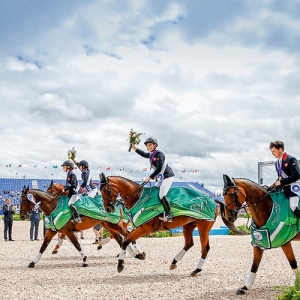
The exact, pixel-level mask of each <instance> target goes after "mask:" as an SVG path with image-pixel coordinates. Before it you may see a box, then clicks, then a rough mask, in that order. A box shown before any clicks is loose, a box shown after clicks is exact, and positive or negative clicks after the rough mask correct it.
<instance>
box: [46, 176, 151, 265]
mask: <svg viewBox="0 0 300 300" xmlns="http://www.w3.org/2000/svg"><path fill="white" fill-rule="evenodd" d="M64 188H65V186H64V185H63V184H60V183H54V182H53V180H52V181H51V183H50V185H49V187H48V189H47V192H48V193H51V194H53V195H58V196H66V195H68V193H69V192H68V191H66V192H62V190H63V189H64ZM120 216H121V219H123V222H121V220H120V222H119V223H118V224H116V226H115V229H116V231H117V232H119V233H120V234H121V235H124V231H123V229H121V228H119V226H122V227H124V229H125V230H126V233H127V234H128V231H127V227H128V225H129V223H130V221H129V218H128V220H127V222H125V220H124V218H123V210H122V209H120ZM99 223H101V225H102V226H103V227H104V228H105V229H106V230H107V231H108V232H109V233H110V231H111V226H109V225H110V224H111V223H110V222H109V221H99ZM107 223H110V224H107ZM127 234H126V235H127ZM64 238H65V234H64V233H58V241H57V244H56V245H55V248H54V249H53V251H52V254H57V253H58V249H59V248H60V247H61V245H62V243H63V241H64ZM111 239H112V237H111V236H108V237H106V238H105V239H103V240H102V241H101V242H100V243H99V245H98V246H97V249H98V250H100V249H102V246H104V245H105V244H107V243H108V242H109V241H110V240H111ZM132 247H133V250H134V252H135V254H134V257H135V256H136V255H138V256H137V258H139V259H145V258H146V253H145V252H144V251H141V250H140V248H139V247H138V245H137V243H136V241H133V242H132ZM129 251H130V249H129ZM130 253H131V254H132V251H131V252H130ZM132 256H133V254H132Z"/></svg>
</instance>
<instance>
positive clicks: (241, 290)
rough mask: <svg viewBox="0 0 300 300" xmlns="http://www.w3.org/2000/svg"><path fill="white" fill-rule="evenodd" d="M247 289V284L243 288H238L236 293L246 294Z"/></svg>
mask: <svg viewBox="0 0 300 300" xmlns="http://www.w3.org/2000/svg"><path fill="white" fill-rule="evenodd" d="M247 290H248V289H247V288H246V287H245V286H243V287H242V288H240V289H238V290H237V291H236V293H235V294H236V295H245V294H246V291H247Z"/></svg>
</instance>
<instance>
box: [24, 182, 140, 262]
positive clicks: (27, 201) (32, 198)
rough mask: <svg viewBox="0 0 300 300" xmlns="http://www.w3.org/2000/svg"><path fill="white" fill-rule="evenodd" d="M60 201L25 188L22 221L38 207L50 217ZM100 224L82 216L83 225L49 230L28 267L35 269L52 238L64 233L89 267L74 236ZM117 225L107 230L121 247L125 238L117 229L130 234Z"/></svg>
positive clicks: (39, 191) (52, 196) (57, 198)
mask: <svg viewBox="0 0 300 300" xmlns="http://www.w3.org/2000/svg"><path fill="white" fill-rule="evenodd" d="M58 200H59V197H58V196H57V195H52V194H50V193H48V192H44V191H41V190H38V189H29V187H27V188H26V187H25V186H24V188H23V191H22V195H21V199H20V217H21V219H22V220H25V219H27V218H28V217H29V216H30V214H31V213H32V211H33V209H34V208H38V207H39V208H40V209H41V210H42V211H43V213H44V215H50V214H51V212H52V211H53V210H54V209H55V208H56V206H57V203H58ZM120 222H122V220H120ZM98 223H99V220H97V219H93V218H90V217H87V216H82V223H74V222H73V220H72V219H70V220H69V221H68V222H67V223H66V225H65V226H63V227H62V228H61V229H59V230H57V231H54V230H51V229H47V231H46V235H45V238H44V241H43V244H42V246H41V248H40V251H39V253H38V254H37V256H36V257H35V258H34V260H33V261H32V262H30V263H29V265H28V267H29V268H34V266H35V265H36V264H37V263H38V262H39V261H40V259H41V257H42V254H43V253H44V251H45V250H46V248H47V246H48V245H49V243H50V241H51V240H52V238H53V237H54V236H55V235H56V234H57V233H63V234H64V235H65V236H67V237H68V238H69V240H70V241H71V242H72V244H73V245H74V246H75V248H76V249H77V250H78V252H79V254H80V256H81V257H82V260H83V264H82V267H87V263H86V260H87V256H86V255H85V254H84V252H83V250H82V249H81V246H80V244H79V242H78V240H77V238H76V236H75V235H74V231H81V230H86V229H89V228H91V227H93V226H95V225H96V224H98ZM117 225H118V226H116V225H114V224H112V223H110V224H107V229H109V232H110V234H111V236H112V237H113V238H114V239H115V240H116V241H117V242H118V244H119V245H121V244H122V241H123V237H122V236H121V235H120V234H119V233H118V231H117V230H116V227H118V230H119V231H120V232H122V234H124V236H126V235H127V234H128V232H127V230H126V229H125V228H124V227H123V226H122V225H121V224H117ZM137 258H139V257H137Z"/></svg>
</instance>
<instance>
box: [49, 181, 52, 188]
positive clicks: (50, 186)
mask: <svg viewBox="0 0 300 300" xmlns="http://www.w3.org/2000/svg"><path fill="white" fill-rule="evenodd" d="M52 187H53V179H52V180H51V182H50V185H49V188H52Z"/></svg>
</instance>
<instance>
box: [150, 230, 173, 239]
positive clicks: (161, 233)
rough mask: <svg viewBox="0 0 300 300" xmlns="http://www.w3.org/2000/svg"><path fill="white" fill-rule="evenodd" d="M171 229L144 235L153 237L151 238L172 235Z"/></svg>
mask: <svg viewBox="0 0 300 300" xmlns="http://www.w3.org/2000/svg"><path fill="white" fill-rule="evenodd" d="M171 236H172V234H171V231H157V232H153V233H150V234H146V235H144V237H151V238H161V237H171Z"/></svg>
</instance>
